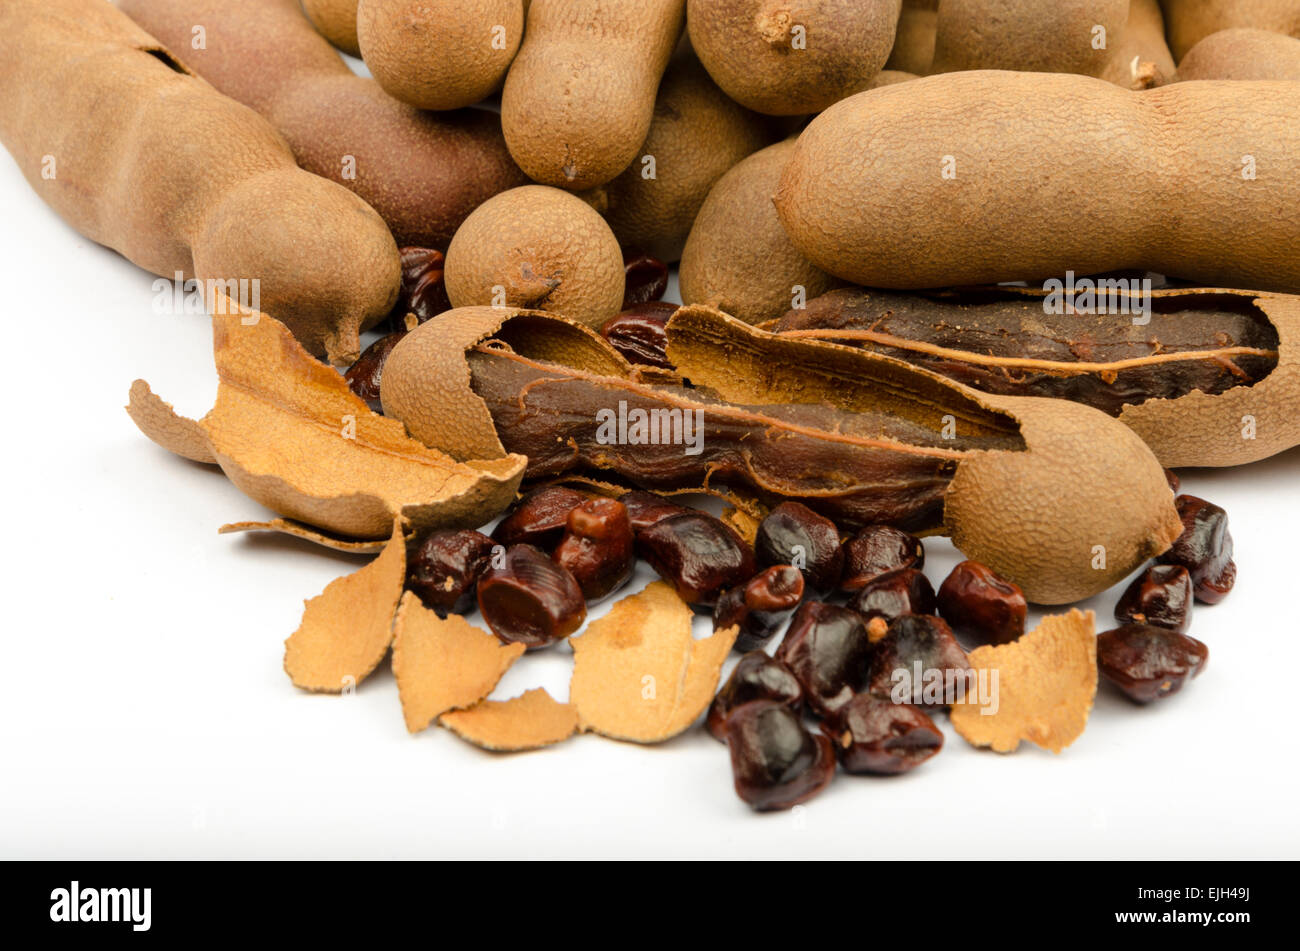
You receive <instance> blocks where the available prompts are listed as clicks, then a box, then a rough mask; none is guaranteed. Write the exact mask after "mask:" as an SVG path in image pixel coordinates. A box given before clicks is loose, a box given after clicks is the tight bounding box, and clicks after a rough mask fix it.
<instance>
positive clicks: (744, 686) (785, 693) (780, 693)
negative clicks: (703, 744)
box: [704, 650, 803, 743]
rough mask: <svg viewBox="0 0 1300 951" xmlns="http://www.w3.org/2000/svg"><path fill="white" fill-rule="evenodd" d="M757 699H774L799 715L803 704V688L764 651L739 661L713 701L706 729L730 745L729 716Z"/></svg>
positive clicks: (755, 652)
mask: <svg viewBox="0 0 1300 951" xmlns="http://www.w3.org/2000/svg"><path fill="white" fill-rule="evenodd" d="M753 700H774V701H776V702H777V703H781V704H784V705H785V706H787V707H789V708H790V709H791V710H794V711H795V712H798V710H799V708H800V707H801V706H802V704H803V688H802V687H800V686H799V679H798V678H797V677H795V675H794V673H793V672H792V671H791V670H790V668H789V667H787V666H786V665H785V664H783V663H781V662H780V661H779V660H777V659H776V658H774V657H768V656H767V654H766V653H764V652H763V651H761V650H754V651H750V652H749V653H748V654H745V655H744V656H742V657H741V658H740V660H739V661H737V662H736V666H735V667H734V668H733V669H732V671H731V676H730V677H728V678H727V682H726V683H724V684H723V685H722V689H721V690H719V691H718V694H717V696H715V697H714V698H713V703H712V704H710V705H709V713H708V716H707V717H706V718H705V721H704V725H705V727H706V728H707V729H708V731H709V732H710V733H711V734H713V736H714V738H715V739H718V740H721V741H722V742H723V743H725V742H727V717H729V716H730V715H731V711H732V710H735V709H736V708H737V707H739V706H741V705H742V704H746V703H749V702H750V701H753Z"/></svg>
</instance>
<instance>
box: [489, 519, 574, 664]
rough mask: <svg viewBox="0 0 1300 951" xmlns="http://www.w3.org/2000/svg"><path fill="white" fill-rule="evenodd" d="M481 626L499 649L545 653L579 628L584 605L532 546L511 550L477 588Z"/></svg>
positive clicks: (558, 569)
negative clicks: (503, 645)
mask: <svg viewBox="0 0 1300 951" xmlns="http://www.w3.org/2000/svg"><path fill="white" fill-rule="evenodd" d="M478 608H479V610H480V611H481V612H482V613H483V620H485V621H486V622H487V624H488V627H489V628H491V629H492V633H493V634H495V635H496V636H497V637H498V638H499V639H500V640H501V641H502V642H503V643H506V644H523V645H524V646H525V647H527V648H528V649H529V650H537V649H538V648H542V647H549V646H550V645H552V644H554V643H555V642H557V641H560V640H563V639H564V638H566V637H568V636H569V635H570V634H572V633H573V632H574V631H576V630H577V629H578V628H580V627H581V626H582V622H583V621H584V620H586V618H587V603H586V601H585V600H583V597H582V589H581V588H580V587H578V582H577V580H576V579H575V578H574V577H573V575H572V573H571V572H570V571H569V570H568V569H567V568H565V567H563V566H561V565H557V564H556V563H555V562H553V561H552V560H551V559H550V558H549V557H548V556H547V555H546V554H545V553H544V552H542V551H540V550H539V549H537V548H534V547H533V546H532V545H512V546H511V547H510V548H508V549H506V552H505V556H504V558H502V559H501V561H500V563H499V564H491V565H490V566H489V567H488V569H487V571H486V572H484V573H483V577H482V578H480V579H479V583H478Z"/></svg>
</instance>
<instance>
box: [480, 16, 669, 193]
mask: <svg viewBox="0 0 1300 951" xmlns="http://www.w3.org/2000/svg"><path fill="white" fill-rule="evenodd" d="M685 6H686V0H623V2H619V3H609V2H607V0H606V2H601V0H532V3H531V4H529V7H528V20H527V27H526V29H525V32H524V43H523V46H521V47H520V49H519V54H518V55H517V56H516V57H515V61H514V63H513V64H512V65H511V67H510V74H509V75H508V76H507V77H506V83H505V88H504V89H503V90H502V93H501V124H502V127H503V129H504V130H505V136H506V142H507V143H508V144H509V146H510V154H511V155H513V156H514V159H515V161H516V162H518V163H519V167H520V168H522V169H523V170H524V171H525V172H527V173H528V175H529V177H530V178H532V179H533V180H534V181H538V182H541V183H542V184H544V185H555V186H558V187H560V188H567V189H569V190H570V191H581V190H583V189H586V188H594V187H596V186H597V185H604V184H605V183H606V182H608V181H610V180H611V179H613V178H614V177H615V176H616V175H618V174H619V173H620V172H622V171H623V169H625V168H627V167H628V166H629V165H631V164H632V161H633V159H635V158H636V156H637V153H638V150H639V149H640V148H641V143H642V142H644V141H645V138H646V135H647V133H648V132H649V131H650V121H651V118H652V117H653V115H654V103H655V91H656V90H657V89H658V88H659V80H660V79H661V78H662V77H663V73H664V69H665V68H666V67H667V65H668V59H669V57H670V56H671V55H672V52H673V47H674V46H676V45H677V39H678V37H679V36H681V32H682V24H683V22H684V20H685Z"/></svg>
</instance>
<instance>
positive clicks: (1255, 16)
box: [1161, 0, 1300, 62]
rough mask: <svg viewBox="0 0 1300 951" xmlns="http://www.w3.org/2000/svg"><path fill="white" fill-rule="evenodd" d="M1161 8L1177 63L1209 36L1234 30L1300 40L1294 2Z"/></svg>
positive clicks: (1170, 0) (1189, 3) (1211, 2)
mask: <svg viewBox="0 0 1300 951" xmlns="http://www.w3.org/2000/svg"><path fill="white" fill-rule="evenodd" d="M1161 7H1162V8H1163V9H1164V11H1165V24H1166V26H1167V28H1168V31H1169V46H1170V48H1171V49H1173V51H1174V56H1175V57H1177V58H1178V61H1179V62H1182V59H1183V57H1184V56H1185V55H1186V54H1187V51H1188V50H1190V49H1191V48H1192V47H1193V46H1195V45H1196V44H1197V43H1199V42H1200V41H1201V40H1202V39H1204V38H1205V37H1207V36H1209V35H1210V34H1211V33H1218V32H1219V31H1220V30H1230V29H1232V28H1234V27H1251V28H1254V29H1258V30H1272V31H1273V32H1274V33H1285V34H1287V35H1289V36H1295V37H1300V5H1297V4H1296V2H1295V0H1161Z"/></svg>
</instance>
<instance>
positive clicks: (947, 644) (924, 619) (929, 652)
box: [867, 614, 970, 707]
mask: <svg viewBox="0 0 1300 951" xmlns="http://www.w3.org/2000/svg"><path fill="white" fill-rule="evenodd" d="M968 670H970V661H968V660H967V659H966V652H965V651H964V650H962V649H961V645H960V644H958V643H957V639H956V638H955V637H954V636H953V633H952V628H950V627H949V626H948V624H947V622H945V621H944V620H943V619H942V618H939V617H935V616H934V615H932V614H904V615H903V616H902V617H899V618H895V619H894V620H893V621H891V622H890V624H889V629H888V631H886V633H885V636H884V637H883V638H881V639H880V640H879V641H877V642H876V644H875V646H874V650H873V651H872V654H871V670H870V673H869V674H868V676H867V691H868V692H870V693H874V694H875V695H876V696H878V697H883V698H886V699H895V700H898V701H899V702H909V701H910V702H913V703H917V704H918V705H920V706H945V707H946V706H949V705H951V704H952V703H953V702H954V701H955V700H956V699H958V697H957V695H956V688H957V687H958V685H959V684H960V686H961V688H962V689H963V690H964V689H965V676H964V675H965V672H966V671H968ZM918 671H919V673H920V678H921V680H920V682H919V683H918V682H917V674H918ZM935 684H939V685H942V690H941V691H937V690H936V688H935V686H932V685H935ZM927 687H929V688H930V689H928V690H927V689H926V688H927ZM895 691H897V693H896V692H895Z"/></svg>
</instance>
